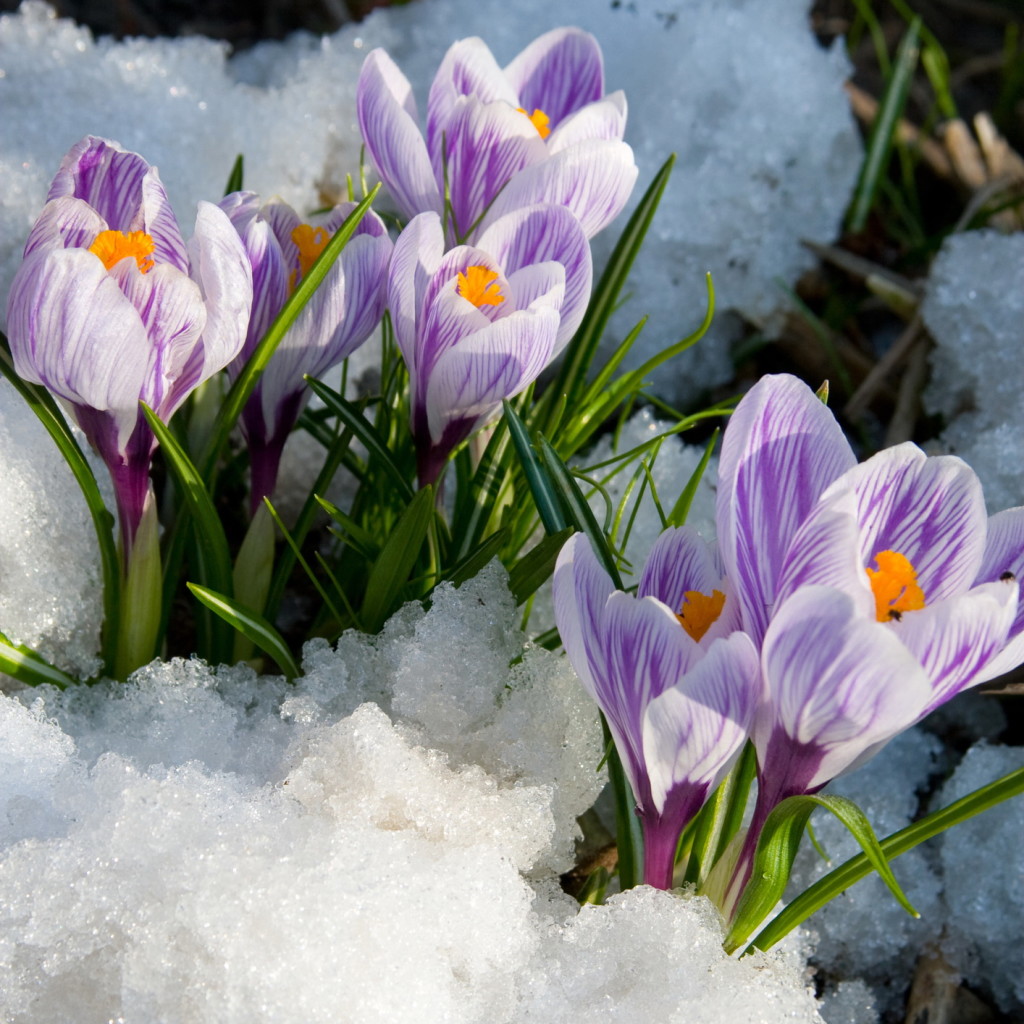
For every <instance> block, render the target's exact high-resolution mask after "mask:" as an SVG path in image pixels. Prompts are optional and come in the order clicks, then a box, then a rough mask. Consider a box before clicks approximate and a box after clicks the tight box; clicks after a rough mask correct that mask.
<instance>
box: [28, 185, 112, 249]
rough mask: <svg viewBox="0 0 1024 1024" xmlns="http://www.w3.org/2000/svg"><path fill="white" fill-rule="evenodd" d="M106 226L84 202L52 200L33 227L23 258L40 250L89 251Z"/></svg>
mask: <svg viewBox="0 0 1024 1024" xmlns="http://www.w3.org/2000/svg"><path fill="white" fill-rule="evenodd" d="M106 230H107V222H106V221H105V220H104V219H103V218H102V217H101V216H100V215H99V214H98V213H97V212H96V211H95V210H94V209H93V208H92V207H91V206H90V205H89V204H88V203H86V202H85V201H84V200H82V199H73V198H72V197H70V196H61V197H60V198H58V199H51V200H50V201H49V202H48V203H47V204H46V205H45V206H44V207H43V210H42V213H40V214H39V218H38V220H37V221H36V222H35V224H33V225H32V230H31V232H29V236H28V241H26V242H25V252H24V255H25V256H26V257H28V256H31V255H32V253H34V252H36V251H38V250H39V249H88V248H89V246H90V245H92V243H93V242H95V241H96V236H97V235H98V234H100V232H101V231H106Z"/></svg>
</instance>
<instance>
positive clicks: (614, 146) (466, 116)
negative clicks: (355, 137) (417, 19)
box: [356, 28, 637, 243]
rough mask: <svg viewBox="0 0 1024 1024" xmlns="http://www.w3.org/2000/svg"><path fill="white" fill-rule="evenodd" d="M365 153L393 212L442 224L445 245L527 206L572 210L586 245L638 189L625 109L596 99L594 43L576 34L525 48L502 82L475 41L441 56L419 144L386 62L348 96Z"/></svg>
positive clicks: (374, 64)
mask: <svg viewBox="0 0 1024 1024" xmlns="http://www.w3.org/2000/svg"><path fill="white" fill-rule="evenodd" d="M356 105H357V111H358V116H359V127H360V130H361V131H362V134H363V139H364V140H365V142H366V148H367V150H368V152H369V154H370V156H371V158H372V160H373V162H374V164H375V166H376V168H377V170H378V173H379V174H380V177H381V180H382V181H383V182H384V184H385V185H386V186H387V188H388V190H389V191H390V192H391V195H392V196H393V197H394V200H395V202H396V203H397V204H398V207H399V209H400V210H401V211H402V212H403V213H404V214H405V215H406V216H407V217H410V218H411V217H414V216H415V215H416V214H418V213H423V212H425V211H428V210H431V211H433V212H435V213H437V214H441V215H445V213H446V209H445V203H444V200H445V197H446V196H447V197H448V200H449V203H450V206H449V208H448V213H449V214H450V219H446V221H445V229H446V232H447V234H448V240H449V242H450V243H455V242H466V241H475V240H476V239H477V238H478V237H479V235H480V234H481V233H482V232H483V230H484V229H485V228H486V226H487V225H488V224H490V223H491V222H492V221H494V220H496V219H497V218H499V217H501V216H502V215H503V214H506V213H508V212H509V211H511V210H515V209H518V208H519V207H523V206H531V205H533V204H535V203H557V204H559V205H563V206H565V207H567V208H568V209H570V210H571V211H572V212H573V213H575V214H576V216H577V217H578V218H579V220H580V221H581V223H582V224H583V227H584V230H585V231H586V233H587V237H588V238H591V237H593V236H594V235H595V234H596V233H597V232H598V231H600V230H601V229H602V228H603V227H605V225H607V224H608V223H609V222H610V221H611V220H612V219H613V218H614V217H615V216H616V215H617V214H618V213H619V212H620V211H621V210H622V208H623V206H624V205H625V204H626V200H627V199H628V198H629V194H630V192H631V191H632V189H633V185H634V183H635V181H636V177H637V168H636V164H635V163H634V160H633V152H632V150H631V149H630V147H629V146H628V145H626V143H624V142H623V141H622V135H623V132H624V130H625V127H626V101H625V98H624V96H623V95H622V93H621V92H616V93H613V94H611V95H609V96H605V95H604V70H603V64H602V59H601V51H600V48H599V47H598V44H597V41H596V40H595V39H594V38H593V37H592V36H590V35H588V34H587V33H585V32H582V31H580V30H579V29H575V28H560V29H555V30H554V31H551V32H548V33H546V34H545V35H543V36H541V37H540V38H538V39H536V40H534V41H533V42H532V43H531V44H530V45H529V46H528V47H527V48H526V49H525V50H523V52H522V53H520V54H519V56H518V57H516V58H515V59H514V60H513V61H512V63H511V64H509V65H508V66H507V67H506V68H505V69H504V70H502V69H501V68H500V67H499V66H498V64H497V62H496V61H495V59H494V57H493V56H492V54H491V52H490V50H489V49H488V48H487V46H486V45H485V44H484V42H483V41H482V40H480V39H476V38H473V39H463V40H461V41H459V42H457V43H455V44H454V45H453V46H452V47H451V48H450V49H449V50H448V53H447V54H446V55H445V58H444V60H443V61H442V62H441V66H440V68H439V69H438V71H437V75H436V76H435V78H434V82H433V85H432V86H431V89H430V96H429V99H428V103H427V129H426V138H424V136H423V135H422V134H421V132H420V129H419V126H418V124H417V120H418V115H417V112H416V103H415V100H414V99H413V96H412V88H411V86H410V85H409V82H408V80H407V79H406V78H405V76H404V75H403V74H402V72H401V71H400V70H399V69H398V67H397V66H396V65H395V63H394V61H392V60H391V58H390V57H389V56H388V55H387V53H385V52H384V50H380V49H377V50H373V51H372V52H371V53H370V54H369V55H368V56H367V58H366V60H365V62H364V64H363V68H362V71H361V73H360V76H359V85H358V89H357V93H356Z"/></svg>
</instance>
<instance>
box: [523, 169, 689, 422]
mask: <svg viewBox="0 0 1024 1024" xmlns="http://www.w3.org/2000/svg"><path fill="white" fill-rule="evenodd" d="M675 160H676V158H675V154H674V153H673V154H672V155H671V156H670V157H669V158H668V159H667V160H666V161H665V163H664V164H662V166H661V168H660V170H659V171H658V173H657V174H656V175H655V176H654V180H653V181H652V182H651V184H650V185H649V186H648V188H647V191H646V192H645V193H644V195H643V198H642V199H641V200H640V203H639V205H638V206H637V208H636V210H634V211H633V214H632V216H631V217H630V218H629V221H628V223H627V224H626V227H625V228H624V229H623V231H622V234H621V235H620V236H619V240H618V242H617V243H616V244H615V248H614V250H613V251H612V254H611V256H610V257H609V259H608V263H607V265H606V266H605V269H604V273H602V275H601V278H600V280H599V281H598V283H597V285H596V287H595V288H594V291H593V294H592V296H591V299H590V305H589V306H588V307H587V312H586V315H585V316H584V318H583V322H582V324H580V328H579V330H578V331H577V332H576V334H575V336H574V337H573V339H572V341H571V342H570V343H569V346H568V348H567V349H566V352H565V357H564V358H563V360H562V366H561V369H560V370H559V371H558V376H557V377H556V378H555V381H554V384H553V385H552V387H551V388H550V391H549V393H550V394H551V395H552V396H561V395H563V394H564V395H568V396H570V401H569V403H568V408H575V406H574V403H573V402H572V396H574V395H578V394H579V393H580V392H581V391H582V389H583V387H584V386H585V384H586V378H587V371H588V370H589V368H590V364H591V362H592V361H593V358H594V353H595V352H596V351H597V346H598V343H599V342H600V340H601V336H602V335H603V334H604V330H605V328H606V327H607V326H608V321H609V319H610V318H611V315H612V312H613V311H614V309H615V307H616V305H617V304H618V301H619V295H620V294H621V292H622V288H623V286H624V285H625V283H626V278H627V277H628V275H629V271H630V269H631V268H632V266H633V262H634V260H635V259H636V256H637V253H639V251H640V247H641V245H642V244H643V240H644V237H645V236H646V234H647V229H648V228H649V227H650V226H651V221H652V220H653V219H654V214H655V211H656V210H657V209H658V204H659V203H660V202H661V197H662V195H663V194H664V191H665V186H666V185H667V184H668V179H669V177H670V176H671V174H672V167H673V165H674V164H675ZM556 412H557V404H556V407H555V408H553V409H552V413H553V414H554V413H556ZM559 422H560V420H556V419H554V418H553V416H552V417H551V418H548V419H547V420H546V421H545V423H544V424H543V427H544V430H545V432H546V433H548V434H552V435H553V434H554V433H555V431H556V430H557V427H558V426H559Z"/></svg>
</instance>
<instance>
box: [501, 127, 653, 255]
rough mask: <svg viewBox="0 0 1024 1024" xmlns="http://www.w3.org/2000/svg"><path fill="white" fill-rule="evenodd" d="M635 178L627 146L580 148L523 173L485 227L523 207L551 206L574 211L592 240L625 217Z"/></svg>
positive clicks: (601, 143)
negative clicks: (625, 209) (617, 219)
mask: <svg viewBox="0 0 1024 1024" xmlns="http://www.w3.org/2000/svg"><path fill="white" fill-rule="evenodd" d="M637 173H638V172H637V166H636V163H635V161H634V159H633V150H632V149H630V148H629V146H627V145H626V143H624V142H613V141H607V140H604V139H591V140H589V141H587V142H581V143H579V144H577V145H575V146H571V147H570V148H568V149H563V150H562V151H561V152H559V153H554V154H552V155H551V156H549V158H548V159H547V160H545V161H544V162H543V163H538V164H534V165H533V166H531V167H526V168H524V169H523V170H522V171H520V172H519V173H518V174H517V175H516V176H515V177H514V178H512V180H511V181H510V182H509V183H508V184H507V185H506V186H505V188H504V189H503V191H502V192H501V194H500V195H499V196H498V198H497V199H496V200H495V202H494V205H493V206H492V207H491V210H490V212H489V213H488V215H487V218H486V220H485V222H484V224H485V226H486V225H488V224H490V223H493V222H494V221H495V220H497V219H498V218H499V217H501V216H503V215H504V214H506V213H509V212H511V211H513V210H516V209H519V208H520V207H523V206H532V205H534V204H535V203H553V204H554V205H555V206H564V207H565V208H566V209H568V210H569V211H571V212H572V213H573V214H574V215H575V216H576V218H577V219H578V220H579V222H580V224H581V225H582V226H583V231H584V233H585V234H586V236H587V238H593V237H594V235H596V234H597V233H598V232H599V231H600V230H601V229H602V228H604V227H607V225H608V224H610V223H611V222H612V220H614V219H615V217H617V216H618V215H619V213H620V212H621V211H622V208H623V207H624V206H625V205H626V202H627V201H628V199H629V197H630V194H631V193H632V191H633V186H634V184H636V178H637Z"/></svg>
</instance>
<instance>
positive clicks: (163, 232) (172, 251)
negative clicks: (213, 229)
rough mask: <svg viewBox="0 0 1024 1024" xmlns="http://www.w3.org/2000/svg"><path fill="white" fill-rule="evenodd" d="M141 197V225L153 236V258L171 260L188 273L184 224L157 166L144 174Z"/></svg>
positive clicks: (171, 262)
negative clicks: (182, 233) (176, 211)
mask: <svg viewBox="0 0 1024 1024" xmlns="http://www.w3.org/2000/svg"><path fill="white" fill-rule="evenodd" d="M139 198H140V210H139V222H140V223H139V227H140V228H141V230H143V231H145V232H146V234H148V235H149V236H150V238H152V239H153V257H154V259H155V260H156V261H157V263H169V264H170V265H171V266H172V267H174V268H175V269H176V270H180V271H181V272H182V273H183V274H187V273H188V254H187V252H186V249H185V239H184V238H182V236H181V228H180V227H178V221H177V219H176V218H175V216H174V211H173V210H172V209H171V203H170V200H169V199H168V198H167V191H166V190H165V189H164V185H163V182H162V181H161V180H160V176H159V175H158V174H157V170H156V168H155V167H150V168H149V170H148V171H147V172H146V174H145V176H144V177H143V179H142V190H141V195H140V197H139Z"/></svg>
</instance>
